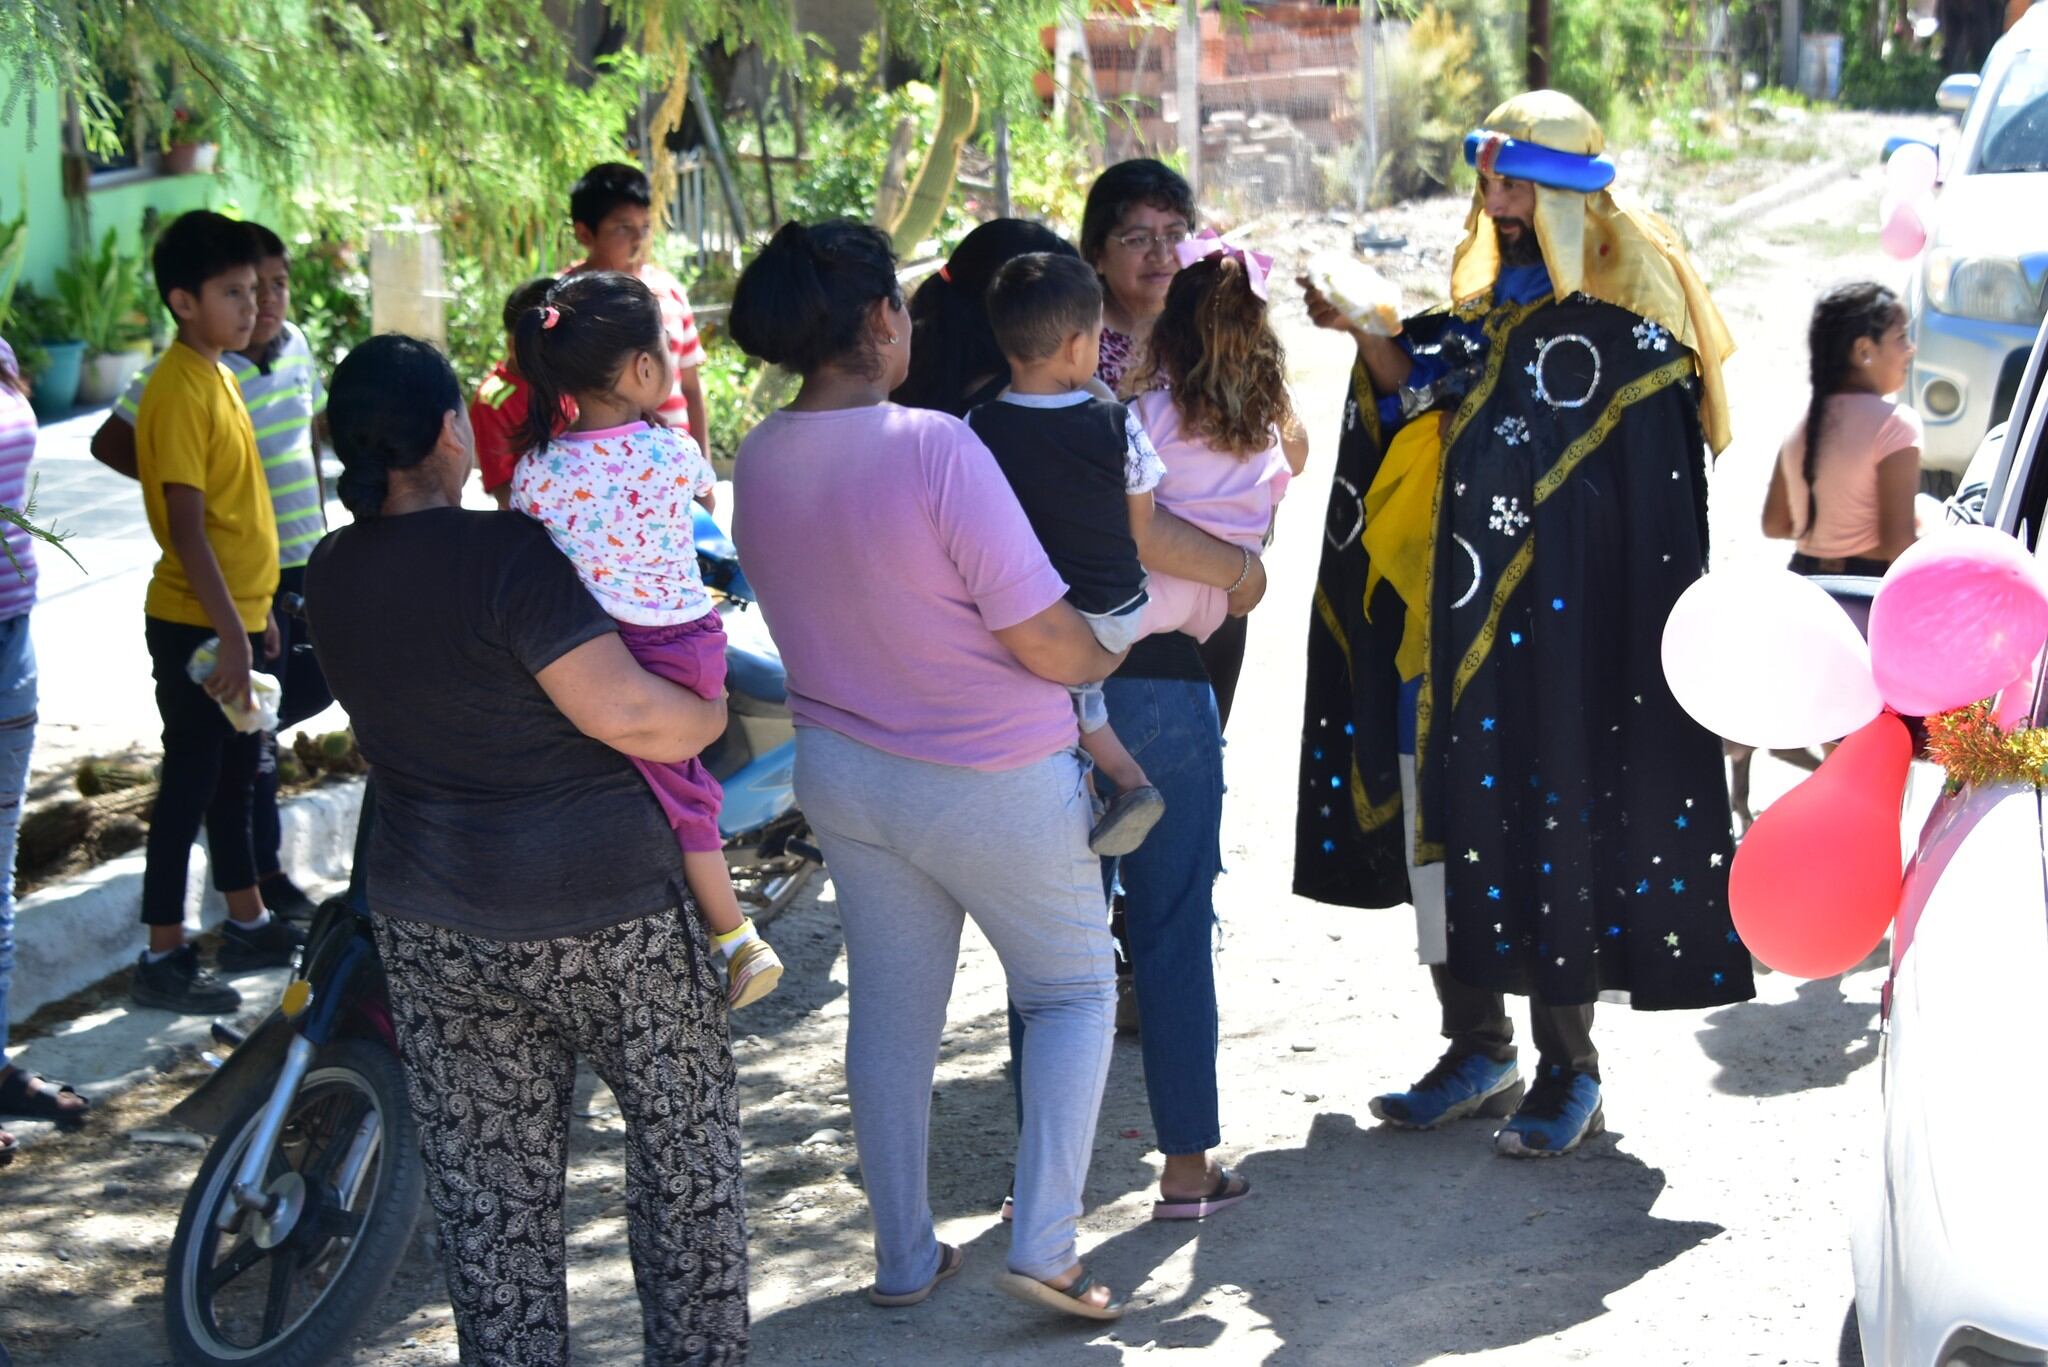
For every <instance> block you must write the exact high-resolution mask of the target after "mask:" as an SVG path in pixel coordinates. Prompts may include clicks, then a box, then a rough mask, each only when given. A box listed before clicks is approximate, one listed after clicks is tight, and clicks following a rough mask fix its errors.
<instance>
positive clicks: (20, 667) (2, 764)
mask: <svg viewBox="0 0 2048 1367" xmlns="http://www.w3.org/2000/svg"><path fill="white" fill-rule="evenodd" d="M4 572H5V570H4V568H0V573H4ZM35 739H36V648H35V643H34V642H33V641H32V640H30V639H29V634H28V614H27V613H25V612H24V613H23V614H21V616H19V617H10V618H8V619H7V620H6V621H4V622H0V1068H4V1067H6V1059H7V1055H6V1049H7V984H8V981H9V979H11V978H13V976H14V842H15V837H16V836H17V835H19V834H20V833H21V799H22V794H23V792H24V791H25V790H26V789H27V787H28V755H29V750H30V748H31V747H32V746H33V745H34V744H35Z"/></svg>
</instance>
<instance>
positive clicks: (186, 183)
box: [0, 0, 262, 293]
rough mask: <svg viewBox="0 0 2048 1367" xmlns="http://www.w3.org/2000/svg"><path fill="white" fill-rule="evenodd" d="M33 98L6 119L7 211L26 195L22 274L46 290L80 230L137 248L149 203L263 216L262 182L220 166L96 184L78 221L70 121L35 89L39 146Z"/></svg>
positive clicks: (2, 172)
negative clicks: (67, 146) (68, 157)
mask: <svg viewBox="0 0 2048 1367" xmlns="http://www.w3.org/2000/svg"><path fill="white" fill-rule="evenodd" d="M4 2H5V0H0V3H4ZM29 103H30V101H28V100H23V101H21V102H20V104H18V105H17V106H16V107H15V112H14V117H13V118H12V119H11V120H9V121H8V122H7V123H5V124H0V218H12V217H14V215H15V214H17V213H19V212H20V211H21V208H22V205H23V203H24V200H23V196H24V194H26V196H27V198H26V203H27V206H28V230H29V246H28V259H27V262H26V264H25V265H24V266H23V268H22V279H23V280H25V281H27V282H28V283H30V284H33V285H34V286H35V287H36V288H37V289H38V290H41V291H43V292H45V293H47V292H48V291H49V288H50V283H51V278H52V277H53V276H54V275H55V273H56V270H57V268H58V267H59V266H62V265H63V264H64V263H65V262H66V261H68V260H69V259H70V257H71V253H72V251H73V245H74V233H76V234H79V235H80V236H82V237H83V238H84V240H86V241H95V240H97V239H98V237H99V235H100V234H101V233H104V232H105V231H106V230H107V229H108V228H109V227H111V228H113V229H115V230H116V231H117V232H118V233H119V234H120V236H121V241H122V243H123V244H124V245H125V246H126V247H127V248H128V250H130V251H135V250H137V249H138V247H139V246H140V238H141V231H142V215H143V211H144V210H145V209H149V208H154V209H155V210H156V211H157V213H158V214H159V215H161V216H162V217H163V218H165V219H171V218H175V217H176V216H177V215H179V214H181V213H183V212H185V211H186V210H187V209H203V208H220V207H222V206H224V205H225V206H232V207H233V208H234V209H235V210H236V211H237V212H239V213H242V214H245V215H248V216H249V217H253V218H260V217H261V216H262V215H261V212H260V210H261V199H260V195H259V193H258V192H257V191H256V190H255V188H254V187H252V186H251V185H249V184H248V183H247V182H245V181H243V180H242V179H241V178H239V177H237V176H235V175H233V174H229V173H216V174H213V175H203V176H202V175H191V176H152V177H149V178H146V179H142V180H133V181H128V182H126V183H124V184H120V185H112V186H107V187H105V188H103V189H95V190H88V191H87V192H86V195H85V199H84V203H83V214H82V216H81V218H80V219H79V220H74V217H73V215H72V213H71V208H70V206H69V205H68V204H67V203H66V201H65V199H64V164H63V163H64V159H63V129H64V125H63V118H62V111H61V105H60V104H59V101H58V99H57V95H56V92H54V91H51V90H38V91H36V93H35V96H34V105H35V145H34V147H30V145H29V121H28V106H29ZM221 159H222V160H223V161H225V162H230V163H231V162H232V157H231V156H230V155H229V149H223V151H222V156H221Z"/></svg>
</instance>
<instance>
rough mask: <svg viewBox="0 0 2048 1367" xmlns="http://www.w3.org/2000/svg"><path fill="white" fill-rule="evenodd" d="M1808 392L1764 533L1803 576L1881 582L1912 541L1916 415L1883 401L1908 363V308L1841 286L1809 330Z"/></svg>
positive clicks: (1868, 290) (1775, 483)
mask: <svg viewBox="0 0 2048 1367" xmlns="http://www.w3.org/2000/svg"><path fill="white" fill-rule="evenodd" d="M1807 345H1808V349H1809V352H1810V361H1809V365H1810V366H1811V369H1812V374H1813V394H1812V397H1811V398H1810V399H1809V400H1808V402H1807V409H1806V417H1805V418H1804V419H1803V420H1801V422H1800V423H1799V425H1798V426H1797V427H1795V428H1793V429H1792V435H1791V436H1789V437H1787V438H1786V439H1785V444H1784V446H1783V447H1781V448H1780V449H1779V451H1778V463H1777V467H1776V469H1774V470H1773V471H1772V473H1771V489H1770V493H1769V494H1768V495H1767V496H1766V497H1765V499H1764V535H1765V536H1768V537H1772V538H1775V539H1778V540H1787V539H1790V540H1794V541H1796V542H1797V543H1798V550H1797V552H1796V553H1795V554H1794V555H1793V557H1792V565H1791V567H1792V569H1793V570H1795V571H1796V572H1798V573H1800V574H1865V575H1881V574H1883V573H1884V572H1885V570H1886V569H1887V568H1888V567H1889V566H1890V565H1891V563H1892V561H1893V560H1894V559H1896V558H1897V557H1898V555H1899V553H1900V552H1901V551H1903V550H1905V549H1906V547H1908V546H1910V545H1912V544H1913V540H1914V537H1915V531H1914V515H1913V499H1914V496H1915V495H1916V494H1917V493H1918V492H1919V489H1920V441H1921V426H1920V415H1919V414H1917V413H1915V412H1914V411H1913V410H1912V409H1911V408H1910V407H1908V406H1907V405H1905V404H1903V403H1900V402H1898V401H1897V400H1894V399H1888V398H1886V397H1885V395H1887V394H1895V393H1897V392H1898V391H1899V390H1901V389H1903V388H1905V385H1906V374H1907V370H1908V368H1909V367H1910V366H1911V364H1912V360H1913V344H1912V343H1911V342H1910V341H1908V340H1907V339H1906V310H1905V308H1904V307H1903V306H1902V305H1901V304H1900V303H1899V298H1898V296H1897V295H1895V294H1893V293H1892V292H1891V291H1890V290H1888V289H1886V288H1885V287H1884V286H1883V285H1879V284H1874V283H1871V282H1867V281H1863V282H1858V283H1855V284H1850V285H1838V286H1836V287H1835V288H1833V289H1831V290H1829V291H1828V292H1827V293H1826V294H1823V295H1822V296H1821V297H1820V300H1819V302H1818V303H1816V304H1815V305H1814V309H1813V323H1812V326H1811V327H1810V328H1809V329H1808V333H1807Z"/></svg>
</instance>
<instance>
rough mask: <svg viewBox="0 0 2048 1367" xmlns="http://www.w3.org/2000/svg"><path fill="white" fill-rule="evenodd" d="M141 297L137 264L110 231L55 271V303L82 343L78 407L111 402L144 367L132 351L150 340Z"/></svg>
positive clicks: (143, 357) (142, 357) (143, 358)
mask: <svg viewBox="0 0 2048 1367" xmlns="http://www.w3.org/2000/svg"><path fill="white" fill-rule="evenodd" d="M144 297H145V296H144V286H143V278H142V260H141V258H140V257H136V256H130V255H129V254H128V253H127V252H124V251H122V250H121V248H120V244H119V243H118V241H117V240H116V238H115V234H114V230H113V229H112V228H109V229H107V231H106V233H105V234H104V235H103V236H102V237H101V238H100V241H99V246H98V247H97V248H96V249H94V250H93V251H90V252H87V253H86V254H84V255H82V256H80V257H77V258H75V259H74V260H73V261H72V263H71V265H69V266H66V267H64V268H63V269H61V270H59V271H58V272H57V299H58V302H59V304H60V305H61V306H62V308H63V311H64V314H65V316H66V318H67V319H68V321H69V322H70V323H71V325H72V326H73V327H74V328H75V329H76V330H77V334H78V337H79V339H80V340H81V341H83V342H84V343H85V369H84V372H83V374H82V375H81V377H80V380H79V385H78V397H79V399H80V400H81V401H82V402H84V403H88V404H105V403H112V402H113V401H114V400H115V399H118V398H120V397H121V391H122V390H124V389H126V388H127V387H128V382H129V381H130V380H132V379H134V378H135V372H136V371H138V370H140V369H142V367H143V365H144V364H145V363H147V361H148V359H149V356H148V352H147V351H146V350H142V351H138V350H136V349H135V346H136V343H138V342H140V343H144V344H145V345H146V344H147V342H148V340H149V319H148V317H147V316H146V315H145V314H144V313H143V301H144Z"/></svg>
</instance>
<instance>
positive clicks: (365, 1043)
mask: <svg viewBox="0 0 2048 1367" xmlns="http://www.w3.org/2000/svg"><path fill="white" fill-rule="evenodd" d="M695 532H696V537H697V551H698V562H699V566H700V568H701V570H702V571H703V574H704V580H705V584H706V585H707V587H709V588H711V589H712V591H713V593H714V596H715V598H716V599H717V601H718V605H719V611H720V614H721V617H722V619H723V620H724V621H725V622H726V623H727V626H728V645H727V649H726V666H727V676H728V681H727V690H728V697H727V715H728V721H727V725H726V730H725V733H724V735H722V736H721V737H720V738H719V739H718V741H717V742H716V743H715V744H713V745H712V746H711V748H709V749H707V750H706V751H705V752H704V755H703V759H704V762H705V764H706V766H707V767H708V768H710V770H711V772H712V774H713V775H714V776H715V777H717V778H718V779H719V781H720V782H721V783H722V784H723V785H724V787H725V805H724V809H723V811H722V812H721V814H720V818H719V829H720V833H721V834H722V835H724V836H725V838H726V857H727V859H728V860H729V861H730V862H731V864H732V869H733V883H734V886H735V888H736V889H737V890H738V891H739V893H740V897H741V900H742V901H743V902H745V903H748V904H749V905H750V906H751V908H752V910H753V914H754V915H756V916H760V915H763V914H765V913H766V912H769V911H779V910H780V909H781V908H783V907H784V906H786V905H788V903H789V902H790V901H791V900H793V899H794V898H795V897H796V895H797V894H798V893H799V892H801V891H802V890H803V887H804V884H805V883H806V882H807V881H808V880H809V877H810V875H811V874H812V873H813V872H815V871H816V870H817V869H818V867H819V866H820V865H821V864H822V863H823V856H822V855H821V854H820V853H819V851H818V849H817V848H816V846H814V845H813V844H811V843H810V840H809V838H808V837H809V834H810V832H809V828H808V827H807V826H806V825H805V824H804V820H803V814H802V813H801V812H800V811H798V810H797V806H796V796H795V793H794V791H793V790H792V789H791V786H790V780H791V771H792V768H793V763H794V757H795V750H796V732H795V727H794V726H793V724H792V723H791V721H790V717H789V698H788V692H787V690H786V688H785V685H784V680H783V673H782V662H781V659H780V658H779V657H778V656H777V655H776V654H775V651H774V646H773V643H772V642H770V641H769V640H768V637H767V632H766V630H765V629H764V628H762V627H761V626H760V617H759V614H758V613H754V614H751V615H750V614H748V611H747V610H748V608H749V607H750V606H751V605H752V602H753V591H752V589H751V587H750V586H749V585H748V584H747V580H746V575H745V574H744V573H743V572H742V571H741V569H740V565H739V557H738V554H737V552H736V551H735V550H734V549H733V545H732V542H731V540H730V539H729V538H728V537H727V536H726V535H725V533H724V531H723V530H721V529H720V528H719V527H718V524H717V523H716V522H715V521H713V520H712V519H711V517H710V515H709V514H707V513H705V512H703V511H702V510H701V509H699V510H698V516H697V525H696V529H695ZM375 791H376V788H375V776H374V774H373V775H372V777H371V779H370V780H369V781H368V782H367V783H366V785H365V787H364V790H363V808H362V814H361V816H360V817H359V818H358V822H357V831H356V851H355V855H356V857H355V865H354V868H355V872H354V874H353V876H352V877H351V878H350V881H349V889H348V892H347V894H345V895H344V896H341V897H336V898H332V899H330V900H328V901H327V902H324V903H323V904H322V905H321V907H320V909H319V910H318V912H316V913H315V915H314V918H313V922H312V925H311V926H310V927H309V929H308V931H307V936H306V945H305V948H304V949H303V950H301V951H300V955H299V961H298V964H297V967H296V971H295V972H294V974H293V976H292V980H291V982H290V984H289V985H288V986H287V987H286V988H285V991H284V995H283V997H282V999H281V1000H280V1001H279V1003H278V1005H277V1007H276V1008H275V1009H273V1010H272V1011H271V1013H270V1014H269V1015H268V1016H266V1017H265V1018H264V1019H263V1021H262V1022H261V1023H259V1024H258V1025H257V1026H256V1027H255V1029H253V1030H252V1031H250V1032H249V1034H248V1035H247V1037H246V1038H245V1037H243V1036H241V1035H240V1034H238V1033H237V1032H235V1031H234V1030H232V1029H230V1028H229V1027H228V1026H226V1025H224V1024H222V1023H221V1022H219V1021H216V1022H214V1026H213V1035H214V1039H215V1041H216V1042H217V1043H218V1044H220V1045H221V1046H222V1047H223V1048H225V1049H228V1050H231V1051H232V1052H230V1053H229V1054H228V1056H227V1057H226V1059H225V1060H224V1061H223V1062H221V1063H220V1064H219V1065H218V1066H217V1067H216V1069H215V1071H214V1073H213V1075H212V1076H211V1077H209V1078H208V1079H207V1080H206V1081H205V1082H204V1083H203V1084H201V1085H200V1087H199V1088H198V1089H197V1090H195V1091H194V1092H193V1093H192V1094H191V1095H190V1096H188V1097H186V1098H185V1099H184V1100H183V1101H181V1102H179V1103H178V1105H177V1106H176V1107H174V1108H173V1109H172V1111H171V1113H170V1119H171V1120H172V1121H173V1122H175V1123H177V1124H179V1125H183V1126H185V1127H186V1128H188V1129H192V1130H196V1131H198V1132H199V1133H201V1134H207V1135H211V1136H213V1137H214V1138H213V1143H212V1145H211V1146H210V1147H209V1148H208V1149H207V1153H206V1158H205V1160H204V1161H203V1162H202V1163H201V1164H200V1167H199V1174H198V1176H197V1177H195V1178H194V1179H193V1181H192V1186H191V1189H190V1190H189V1191H188V1192H187V1193H186V1195H185V1203H184V1206H183V1208H182V1209H181V1210H180V1211H179V1213H178V1228H177V1233H176V1235H175V1236H174V1237H173V1239H172V1241H171V1252H170V1262H169V1266H168V1267H167V1268H166V1270H165V1275H164V1320H165V1329H166V1332H167V1334H168V1336H169V1339H170V1344H171V1353H172V1356H173V1358H174V1359H175V1360H176V1361H177V1362H178V1363H179V1364H181V1367H219V1365H220V1364H227V1363H235V1364H239V1367H314V1364H317V1363H321V1362H325V1361H327V1360H328V1358H329V1357H330V1356H332V1354H333V1353H334V1352H335V1351H336V1350H337V1349H338V1348H340V1347H341V1345H343V1344H345V1343H346V1342H347V1341H348V1340H349V1338H350V1337H351V1335H353V1334H354V1332H355V1331H356V1329H357V1328H358V1327H359V1326H360V1325H361V1323H362V1321H363V1320H364V1318H365V1317H366V1316H367V1315H368V1314H369V1312H370V1309H371V1307H372V1306H374V1305H375V1304H376V1302H377V1298H378V1297H379V1296H381V1295H383V1294H384V1291H385V1289H386V1288H387V1287H388V1286H389V1285H390V1284H391V1279H392V1277H393V1276H394V1275H395V1274H396V1273H397V1271H398V1266H399V1264H400V1263H401V1262H402V1261H404V1258H405V1254H406V1251H407V1250H408V1249H409V1248H410V1247H411V1244H412V1236H413V1232H414V1229H415V1227H416V1226H417V1224H418V1222H419V1218H420V1214H421V1211H422V1209H423V1207H424V1204H425V1192H426V1169H425V1164H424V1163H423V1161H422V1160H421V1158H420V1152H419V1133H418V1130H417V1128H416V1127H415V1125H414V1122H413V1116H412V1111H411V1108H410V1106H409V1105H408V1103H407V1100H406V1093H405V1071H404V1068H403V1067H402V1066H401V1064H400V1061H399V1054H398V1036H397V1034H396V1032H395V1030H394V1029H393V1027H392V1022H391V1006H390V995H389V990H388V987H387V984H386V982H385V978H384V969H383V965H382V963H381V961H380V960H379V958H378V956H377V944H376V940H375V938H374V936H373V934H372V931H371V922H370V916H369V904H368V900H367V897H366V895H365V891H364V887H363V879H362V869H363V867H364V860H363V851H364V842H365V836H366V834H367V832H368V831H369V828H370V823H371V822H372V821H373V820H374V809H375Z"/></svg>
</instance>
